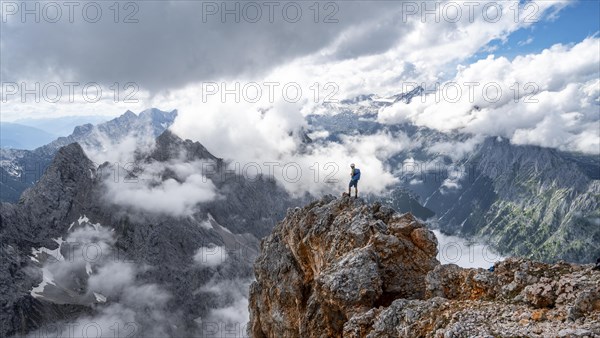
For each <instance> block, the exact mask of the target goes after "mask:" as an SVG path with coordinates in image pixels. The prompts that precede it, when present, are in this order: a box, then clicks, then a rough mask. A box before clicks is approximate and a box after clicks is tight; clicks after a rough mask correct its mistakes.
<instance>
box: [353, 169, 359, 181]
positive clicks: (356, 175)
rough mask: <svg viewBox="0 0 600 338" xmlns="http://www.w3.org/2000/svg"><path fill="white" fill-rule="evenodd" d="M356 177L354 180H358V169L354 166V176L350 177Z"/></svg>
mask: <svg viewBox="0 0 600 338" xmlns="http://www.w3.org/2000/svg"><path fill="white" fill-rule="evenodd" d="M354 177H356V180H357V181H358V180H360V169H358V168H355V169H354V176H352V178H354Z"/></svg>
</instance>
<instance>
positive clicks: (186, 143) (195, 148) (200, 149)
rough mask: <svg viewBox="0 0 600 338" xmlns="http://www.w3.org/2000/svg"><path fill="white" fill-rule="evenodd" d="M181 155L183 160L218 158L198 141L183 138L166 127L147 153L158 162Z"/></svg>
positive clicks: (214, 159) (177, 157)
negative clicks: (154, 145) (153, 146)
mask: <svg viewBox="0 0 600 338" xmlns="http://www.w3.org/2000/svg"><path fill="white" fill-rule="evenodd" d="M181 157H183V158H184V160H185V161H194V160H213V161H217V160H219V159H218V158H217V157H216V156H214V155H213V154H211V153H210V152H209V151H208V149H206V148H205V147H204V146H203V145H202V144H201V143H200V142H194V141H192V140H184V139H182V138H181V137H179V136H177V135H175V133H173V132H172V131H170V130H168V129H167V130H165V131H164V132H163V133H162V134H161V135H160V136H158V138H156V147H155V148H154V150H153V151H152V152H151V154H150V155H149V158H151V159H154V160H156V161H160V162H165V161H169V160H174V159H179V158H181Z"/></svg>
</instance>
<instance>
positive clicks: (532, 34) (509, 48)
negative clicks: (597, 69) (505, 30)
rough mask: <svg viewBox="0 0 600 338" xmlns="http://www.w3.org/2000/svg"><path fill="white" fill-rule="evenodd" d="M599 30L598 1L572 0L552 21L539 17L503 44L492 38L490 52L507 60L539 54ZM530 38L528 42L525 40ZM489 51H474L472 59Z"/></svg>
mask: <svg viewBox="0 0 600 338" xmlns="http://www.w3.org/2000/svg"><path fill="white" fill-rule="evenodd" d="M599 31H600V1H598V0H591V1H590V0H580V1H575V2H573V3H572V4H570V5H569V6H567V7H566V8H564V9H563V10H561V11H560V13H558V16H557V17H555V18H554V19H553V20H542V21H540V22H537V23H535V24H533V25H532V26H530V27H527V28H523V29H520V30H518V31H516V32H514V33H512V34H511V35H510V36H509V37H508V41H507V42H506V43H502V42H501V41H494V42H492V43H491V44H490V46H497V49H496V50H495V51H493V52H491V53H492V54H494V55H496V56H506V57H508V58H510V59H512V58H514V57H515V56H518V55H524V54H531V53H539V52H540V51H542V50H544V49H546V48H549V47H550V46H552V45H554V44H557V43H561V44H574V43H578V42H581V41H582V40H583V39H585V38H586V37H589V36H594V34H597V33H598V32H599ZM528 40H530V42H529V43H525V42H526V41H528ZM488 54H490V52H481V53H478V54H476V55H475V56H474V57H473V58H472V60H476V59H480V58H485V57H486V56H487V55H488Z"/></svg>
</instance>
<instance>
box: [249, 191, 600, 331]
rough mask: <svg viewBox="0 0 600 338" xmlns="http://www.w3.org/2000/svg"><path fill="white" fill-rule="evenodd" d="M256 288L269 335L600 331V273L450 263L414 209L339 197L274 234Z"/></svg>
mask: <svg viewBox="0 0 600 338" xmlns="http://www.w3.org/2000/svg"><path fill="white" fill-rule="evenodd" d="M261 251H262V252H261V255H260V256H259V257H258V259H257V260H256V263H255V267H254V269H255V275H256V282H254V283H253V284H252V286H251V288H250V305H249V307H250V324H249V334H251V335H252V336H253V337H255V338H260V337H444V338H445V337H474V336H477V337H490V336H493V337H515V336H519V337H521V336H526V337H549V336H551V337H597V336H598V335H600V272H597V271H593V270H592V266H591V265H575V264H568V263H564V262H561V263H558V264H554V265H548V264H544V263H539V262H535V261H530V260H525V259H516V258H511V259H508V260H506V261H504V262H501V263H498V264H497V265H496V266H495V271H494V272H490V271H488V270H484V269H463V268H460V267H458V266H456V265H452V264H451V265H440V264H439V262H438V261H437V260H436V259H435V256H436V253H437V240H436V238H435V236H434V235H433V234H432V233H431V232H429V231H428V230H427V229H426V228H424V227H423V225H422V224H420V223H419V222H417V221H416V220H415V219H414V218H413V217H412V216H411V215H410V214H404V215H399V214H396V213H394V212H393V211H392V210H390V209H387V208H385V207H382V206H380V205H378V204H372V205H369V204H366V203H365V202H363V201H362V200H360V199H359V200H355V199H351V198H348V197H343V198H340V199H335V198H334V197H331V196H328V197H325V198H324V199H322V200H320V201H316V202H313V203H311V204H310V205H308V206H306V207H305V208H303V209H300V208H296V209H295V210H293V211H290V212H288V215H287V217H286V218H285V219H284V220H283V221H282V222H281V223H279V224H278V225H277V226H276V227H275V229H274V230H273V233H272V234H271V235H270V236H269V237H267V238H266V239H265V240H263V242H262V244H261Z"/></svg>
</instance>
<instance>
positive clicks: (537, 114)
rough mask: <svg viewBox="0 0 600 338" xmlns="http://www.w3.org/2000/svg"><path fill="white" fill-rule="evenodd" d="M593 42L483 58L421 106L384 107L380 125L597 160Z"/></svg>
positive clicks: (599, 120)
mask: <svg viewBox="0 0 600 338" xmlns="http://www.w3.org/2000/svg"><path fill="white" fill-rule="evenodd" d="M599 43H600V40H599V39H598V38H597V37H590V38H587V39H585V40H584V41H582V42H580V43H577V44H575V45H562V44H557V45H554V46H552V47H551V48H549V49H546V50H544V51H542V52H541V53H539V54H530V55H525V56H517V57H516V58H515V59H514V60H512V61H511V60H508V59H507V58H504V57H494V56H489V57H488V58H486V59H484V60H480V61H478V62H476V63H474V64H471V65H469V66H466V67H459V69H458V73H457V75H456V77H455V78H454V79H452V81H449V82H446V83H445V84H444V85H442V86H440V87H439V88H438V90H436V91H435V92H434V93H430V94H429V95H426V96H425V97H424V99H423V100H413V102H411V103H410V104H409V105H401V104H396V105H394V106H392V107H389V108H385V109H383V110H382V111H381V112H380V114H379V120H380V121H381V122H384V123H398V122H406V121H410V122H412V123H415V124H417V125H421V126H427V127H430V128H434V129H437V130H441V131H459V132H465V133H473V134H477V135H487V136H502V137H506V138H509V139H510V140H511V141H512V142H513V143H515V144H534V145H540V146H544V147H552V148H559V149H562V150H569V151H579V152H585V153H591V154H597V153H599V152H600V128H598V127H599V124H600V117H599V116H598V107H599V95H600V88H599V84H600V82H599V80H598V76H599V75H600V71H599V70H598V67H597V66H598V63H600V54H599V53H598V47H599ZM461 92H462V94H461V95H456V94H457V93H459V94H460V93H461Z"/></svg>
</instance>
